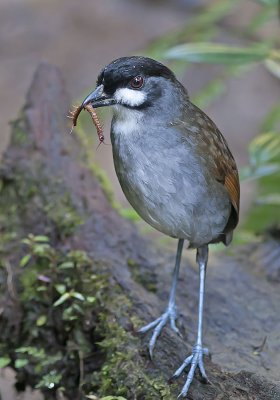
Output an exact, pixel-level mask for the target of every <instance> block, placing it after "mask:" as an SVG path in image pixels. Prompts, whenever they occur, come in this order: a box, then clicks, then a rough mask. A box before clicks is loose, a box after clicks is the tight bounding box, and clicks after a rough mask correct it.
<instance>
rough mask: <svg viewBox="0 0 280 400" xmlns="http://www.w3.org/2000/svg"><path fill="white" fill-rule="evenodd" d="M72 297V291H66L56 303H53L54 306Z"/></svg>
mask: <svg viewBox="0 0 280 400" xmlns="http://www.w3.org/2000/svg"><path fill="white" fill-rule="evenodd" d="M70 297H71V294H70V293H68V292H67V293H64V294H63V295H62V296H60V298H59V299H58V300H56V302H55V303H53V305H54V307H57V306H59V305H60V304H62V303H64V302H65V301H66V300H68V299H69V298H70Z"/></svg>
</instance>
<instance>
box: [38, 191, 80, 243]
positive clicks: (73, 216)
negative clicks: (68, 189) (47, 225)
mask: <svg viewBox="0 0 280 400" xmlns="http://www.w3.org/2000/svg"><path fill="white" fill-rule="evenodd" d="M44 211H45V212H46V214H47V216H48V217H49V218H50V220H51V221H52V222H53V223H54V224H55V225H56V227H57V230H58V232H59V234H60V235H62V236H70V235H71V234H72V233H73V232H74V230H75V229H76V228H77V227H78V226H79V225H81V224H83V223H84V219H83V218H82V217H81V216H80V215H79V214H78V213H77V211H76V209H75V207H74V205H73V204H72V200H71V197H70V194H69V193H65V194H64V195H62V196H56V201H55V202H52V201H50V202H49V203H48V204H47V205H45V207H44Z"/></svg>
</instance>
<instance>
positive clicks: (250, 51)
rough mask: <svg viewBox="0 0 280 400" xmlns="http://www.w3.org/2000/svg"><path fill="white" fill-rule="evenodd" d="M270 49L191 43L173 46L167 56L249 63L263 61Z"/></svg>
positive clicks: (199, 61)
mask: <svg viewBox="0 0 280 400" xmlns="http://www.w3.org/2000/svg"><path fill="white" fill-rule="evenodd" d="M269 53H270V50H269V48H267V47H264V46H252V47H247V48H246V47H233V46H227V45H223V44H216V43H189V44H183V45H179V46H176V47H173V48H172V49H170V50H169V51H167V52H166V53H165V58H167V59H174V60H185V61H190V62H195V63H214V64H230V65H232V64H247V63H252V62H257V61H263V60H265V59H266V58H267V57H268V56H269Z"/></svg>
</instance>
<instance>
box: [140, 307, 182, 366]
mask: <svg viewBox="0 0 280 400" xmlns="http://www.w3.org/2000/svg"><path fill="white" fill-rule="evenodd" d="M168 320H170V327H171V329H172V330H173V331H174V332H175V333H177V335H179V336H181V333H180V331H179V329H178V328H177V326H176V322H175V321H176V309H175V307H169V308H168V309H167V310H166V312H165V313H164V314H162V315H161V316H160V317H159V318H157V319H156V320H154V321H152V322H150V323H149V324H148V325H145V326H143V328H141V329H139V330H138V332H139V333H145V332H148V331H149V330H150V329H153V334H152V337H151V339H150V342H149V353H150V357H151V358H152V356H153V351H154V347H155V344H156V341H157V338H158V337H159V335H160V333H161V331H162V329H163V328H164V326H165V325H166V324H167V322H168Z"/></svg>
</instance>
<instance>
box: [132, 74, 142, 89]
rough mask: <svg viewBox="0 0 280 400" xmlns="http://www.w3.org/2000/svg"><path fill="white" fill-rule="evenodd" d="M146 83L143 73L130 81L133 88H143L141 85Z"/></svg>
mask: <svg viewBox="0 0 280 400" xmlns="http://www.w3.org/2000/svg"><path fill="white" fill-rule="evenodd" d="M143 83H144V79H143V78H142V76H141V75H138V76H135V78H133V79H131V81H130V86H131V87H132V88H133V89H141V87H142V86H143Z"/></svg>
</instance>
